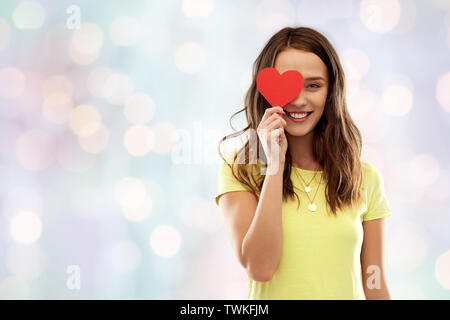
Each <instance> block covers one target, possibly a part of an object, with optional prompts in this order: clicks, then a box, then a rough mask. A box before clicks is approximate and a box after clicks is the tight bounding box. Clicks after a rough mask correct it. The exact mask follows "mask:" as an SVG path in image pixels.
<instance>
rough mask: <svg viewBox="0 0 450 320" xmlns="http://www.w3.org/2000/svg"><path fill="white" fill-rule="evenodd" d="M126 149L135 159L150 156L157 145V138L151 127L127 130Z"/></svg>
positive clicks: (137, 126)
mask: <svg viewBox="0 0 450 320" xmlns="http://www.w3.org/2000/svg"><path fill="white" fill-rule="evenodd" d="M123 143H124V146H125V149H126V150H127V151H128V153H130V154H131V155H133V156H135V157H142V156H145V155H146V154H148V153H149V152H150V151H151V150H152V148H153V146H154V145H155V136H154V133H153V132H152V130H151V129H150V128H149V127H146V126H143V125H135V126H132V127H131V128H129V129H128V130H127V132H126V133H125V136H124V141H123Z"/></svg>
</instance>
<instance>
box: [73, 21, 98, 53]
mask: <svg viewBox="0 0 450 320" xmlns="http://www.w3.org/2000/svg"><path fill="white" fill-rule="evenodd" d="M72 46H73V48H74V50H76V51H77V52H79V53H81V54H96V53H98V52H99V51H100V49H101V48H102V46H103V31H102V29H101V28H100V27H99V26H98V25H97V24H95V23H88V22H84V23H82V24H81V25H80V28H78V29H75V30H74V31H73V35H72Z"/></svg>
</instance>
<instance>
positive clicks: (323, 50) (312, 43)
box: [218, 27, 362, 215]
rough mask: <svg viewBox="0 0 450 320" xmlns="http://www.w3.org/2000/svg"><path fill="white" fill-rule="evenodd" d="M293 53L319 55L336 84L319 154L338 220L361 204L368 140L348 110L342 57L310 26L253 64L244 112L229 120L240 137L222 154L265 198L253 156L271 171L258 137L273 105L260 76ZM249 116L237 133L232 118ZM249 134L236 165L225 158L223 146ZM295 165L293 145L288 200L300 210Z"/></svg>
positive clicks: (275, 41)
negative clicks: (365, 141) (364, 140)
mask: <svg viewBox="0 0 450 320" xmlns="http://www.w3.org/2000/svg"><path fill="white" fill-rule="evenodd" d="M289 48H293V49H299V50H303V51H307V52H312V53H314V54H316V55H317V56H318V57H319V58H320V59H322V61H323V62H324V64H325V65H326V66H327V69H328V75H329V80H330V83H329V87H328V93H327V99H326V102H325V107H324V112H323V114H322V117H321V118H320V120H319V122H318V123H317V124H316V126H315V127H314V139H313V155H314V157H315V159H316V160H317V161H318V162H319V163H320V164H321V165H322V166H323V168H324V169H323V179H324V181H326V189H325V193H326V200H327V203H328V205H329V206H330V207H331V211H332V213H333V214H334V215H336V211H337V209H343V208H344V207H346V206H353V205H356V204H357V203H358V202H359V200H360V197H361V192H360V191H361V184H362V164H361V161H360V157H361V144H362V141H361V140H362V139H361V133H360V131H359V129H358V128H357V127H356V125H355V123H354V122H353V120H352V118H351V117H350V114H349V112H348V110H347V102H346V96H345V91H346V90H345V89H346V86H345V75H344V70H343V68H342V65H341V62H340V60H339V57H338V55H337V53H336V51H335V49H334V48H333V46H332V45H331V43H330V42H329V41H328V39H327V38H326V37H325V36H324V35H322V34H321V33H319V32H318V31H316V30H314V29H311V28H307V27H298V28H291V27H286V28H283V29H281V30H280V31H278V32H277V33H276V34H274V35H273V36H272V37H271V38H270V39H269V41H268V42H267V43H266V45H265V46H264V48H263V50H262V51H261V53H260V54H259V56H258V57H257V59H256V60H255V62H254V64H253V75H252V83H251V85H250V88H249V89H248V91H247V93H246V96H245V101H244V103H245V105H244V108H243V109H242V110H240V111H238V112H236V113H234V114H233V115H232V116H231V118H230V120H229V121H230V126H231V128H232V129H233V130H234V131H235V132H234V133H232V134H230V135H227V136H225V137H223V138H222V139H221V140H220V141H219V144H218V151H219V155H220V156H221V157H222V159H223V160H224V161H225V162H226V163H227V165H228V166H229V167H230V168H231V172H232V174H233V176H234V177H235V178H236V179H237V180H238V181H239V182H241V183H242V184H244V185H245V186H246V187H248V189H249V190H250V191H252V192H253V193H254V194H255V195H256V196H257V198H258V199H259V196H260V194H261V189H262V186H263V183H264V179H265V175H264V174H261V172H260V168H261V167H260V166H259V165H258V164H254V160H252V161H251V162H250V157H251V156H252V157H254V156H255V154H256V156H257V158H258V160H257V161H259V158H262V159H263V161H262V168H265V167H266V164H265V161H264V159H265V155H264V151H263V149H262V144H261V141H260V140H259V138H258V136H257V135H255V134H253V133H255V132H256V129H257V127H258V125H259V123H260V122H261V119H262V117H263V115H264V111H265V110H266V109H267V108H269V107H271V106H270V104H269V103H268V102H267V100H266V99H265V98H264V97H263V96H262V95H261V94H260V92H259V90H258V89H257V86H256V77H257V75H258V73H259V72H260V71H261V70H262V69H263V68H267V67H271V68H273V67H274V63H275V58H276V56H277V54H278V53H280V52H282V51H283V50H285V49H289ZM243 111H245V115H246V120H247V123H248V126H247V127H246V128H244V129H242V130H240V131H236V129H234V127H233V125H232V123H231V122H232V119H233V118H234V117H235V116H236V115H237V114H239V113H241V112H243ZM244 133H246V134H247V135H248V133H252V134H253V135H252V139H251V140H247V141H246V142H245V144H244V146H243V147H241V148H239V150H238V151H237V152H236V153H235V154H234V156H233V162H232V163H231V164H230V163H228V162H227V161H226V159H225V158H224V157H223V156H222V154H221V152H220V146H221V144H222V142H223V141H224V140H226V139H229V138H233V137H236V136H240V135H242V134H244ZM252 141H256V143H254V142H253V143H252ZM252 159H254V158H252ZM291 166H292V158H291V154H290V152H289V146H288V149H287V151H286V160H285V166H284V171H283V200H287V199H293V198H294V196H295V197H297V200H298V204H299V205H300V199H299V197H298V195H297V194H296V192H295V191H294V188H293V184H292V181H291V178H290V176H291ZM249 169H250V170H249ZM255 169H256V170H255Z"/></svg>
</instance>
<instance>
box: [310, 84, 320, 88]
mask: <svg viewBox="0 0 450 320" xmlns="http://www.w3.org/2000/svg"><path fill="white" fill-rule="evenodd" d="M310 85H311V86H317V87H315V88H320V86H319V85H318V84H316V83H312V84H310Z"/></svg>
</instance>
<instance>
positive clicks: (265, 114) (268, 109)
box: [261, 106, 284, 123]
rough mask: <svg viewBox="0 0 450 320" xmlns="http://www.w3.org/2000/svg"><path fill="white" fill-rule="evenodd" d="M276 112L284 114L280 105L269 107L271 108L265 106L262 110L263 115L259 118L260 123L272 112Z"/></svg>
mask: <svg viewBox="0 0 450 320" xmlns="http://www.w3.org/2000/svg"><path fill="white" fill-rule="evenodd" d="M274 113H277V114H284V112H283V108H282V107H278V106H277V107H271V108H267V109H266V110H265V111H264V115H263V117H262V119H261V123H263V122H264V121H265V120H267V119H268V118H269V117H270V116H271V115H272V114H274Z"/></svg>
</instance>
